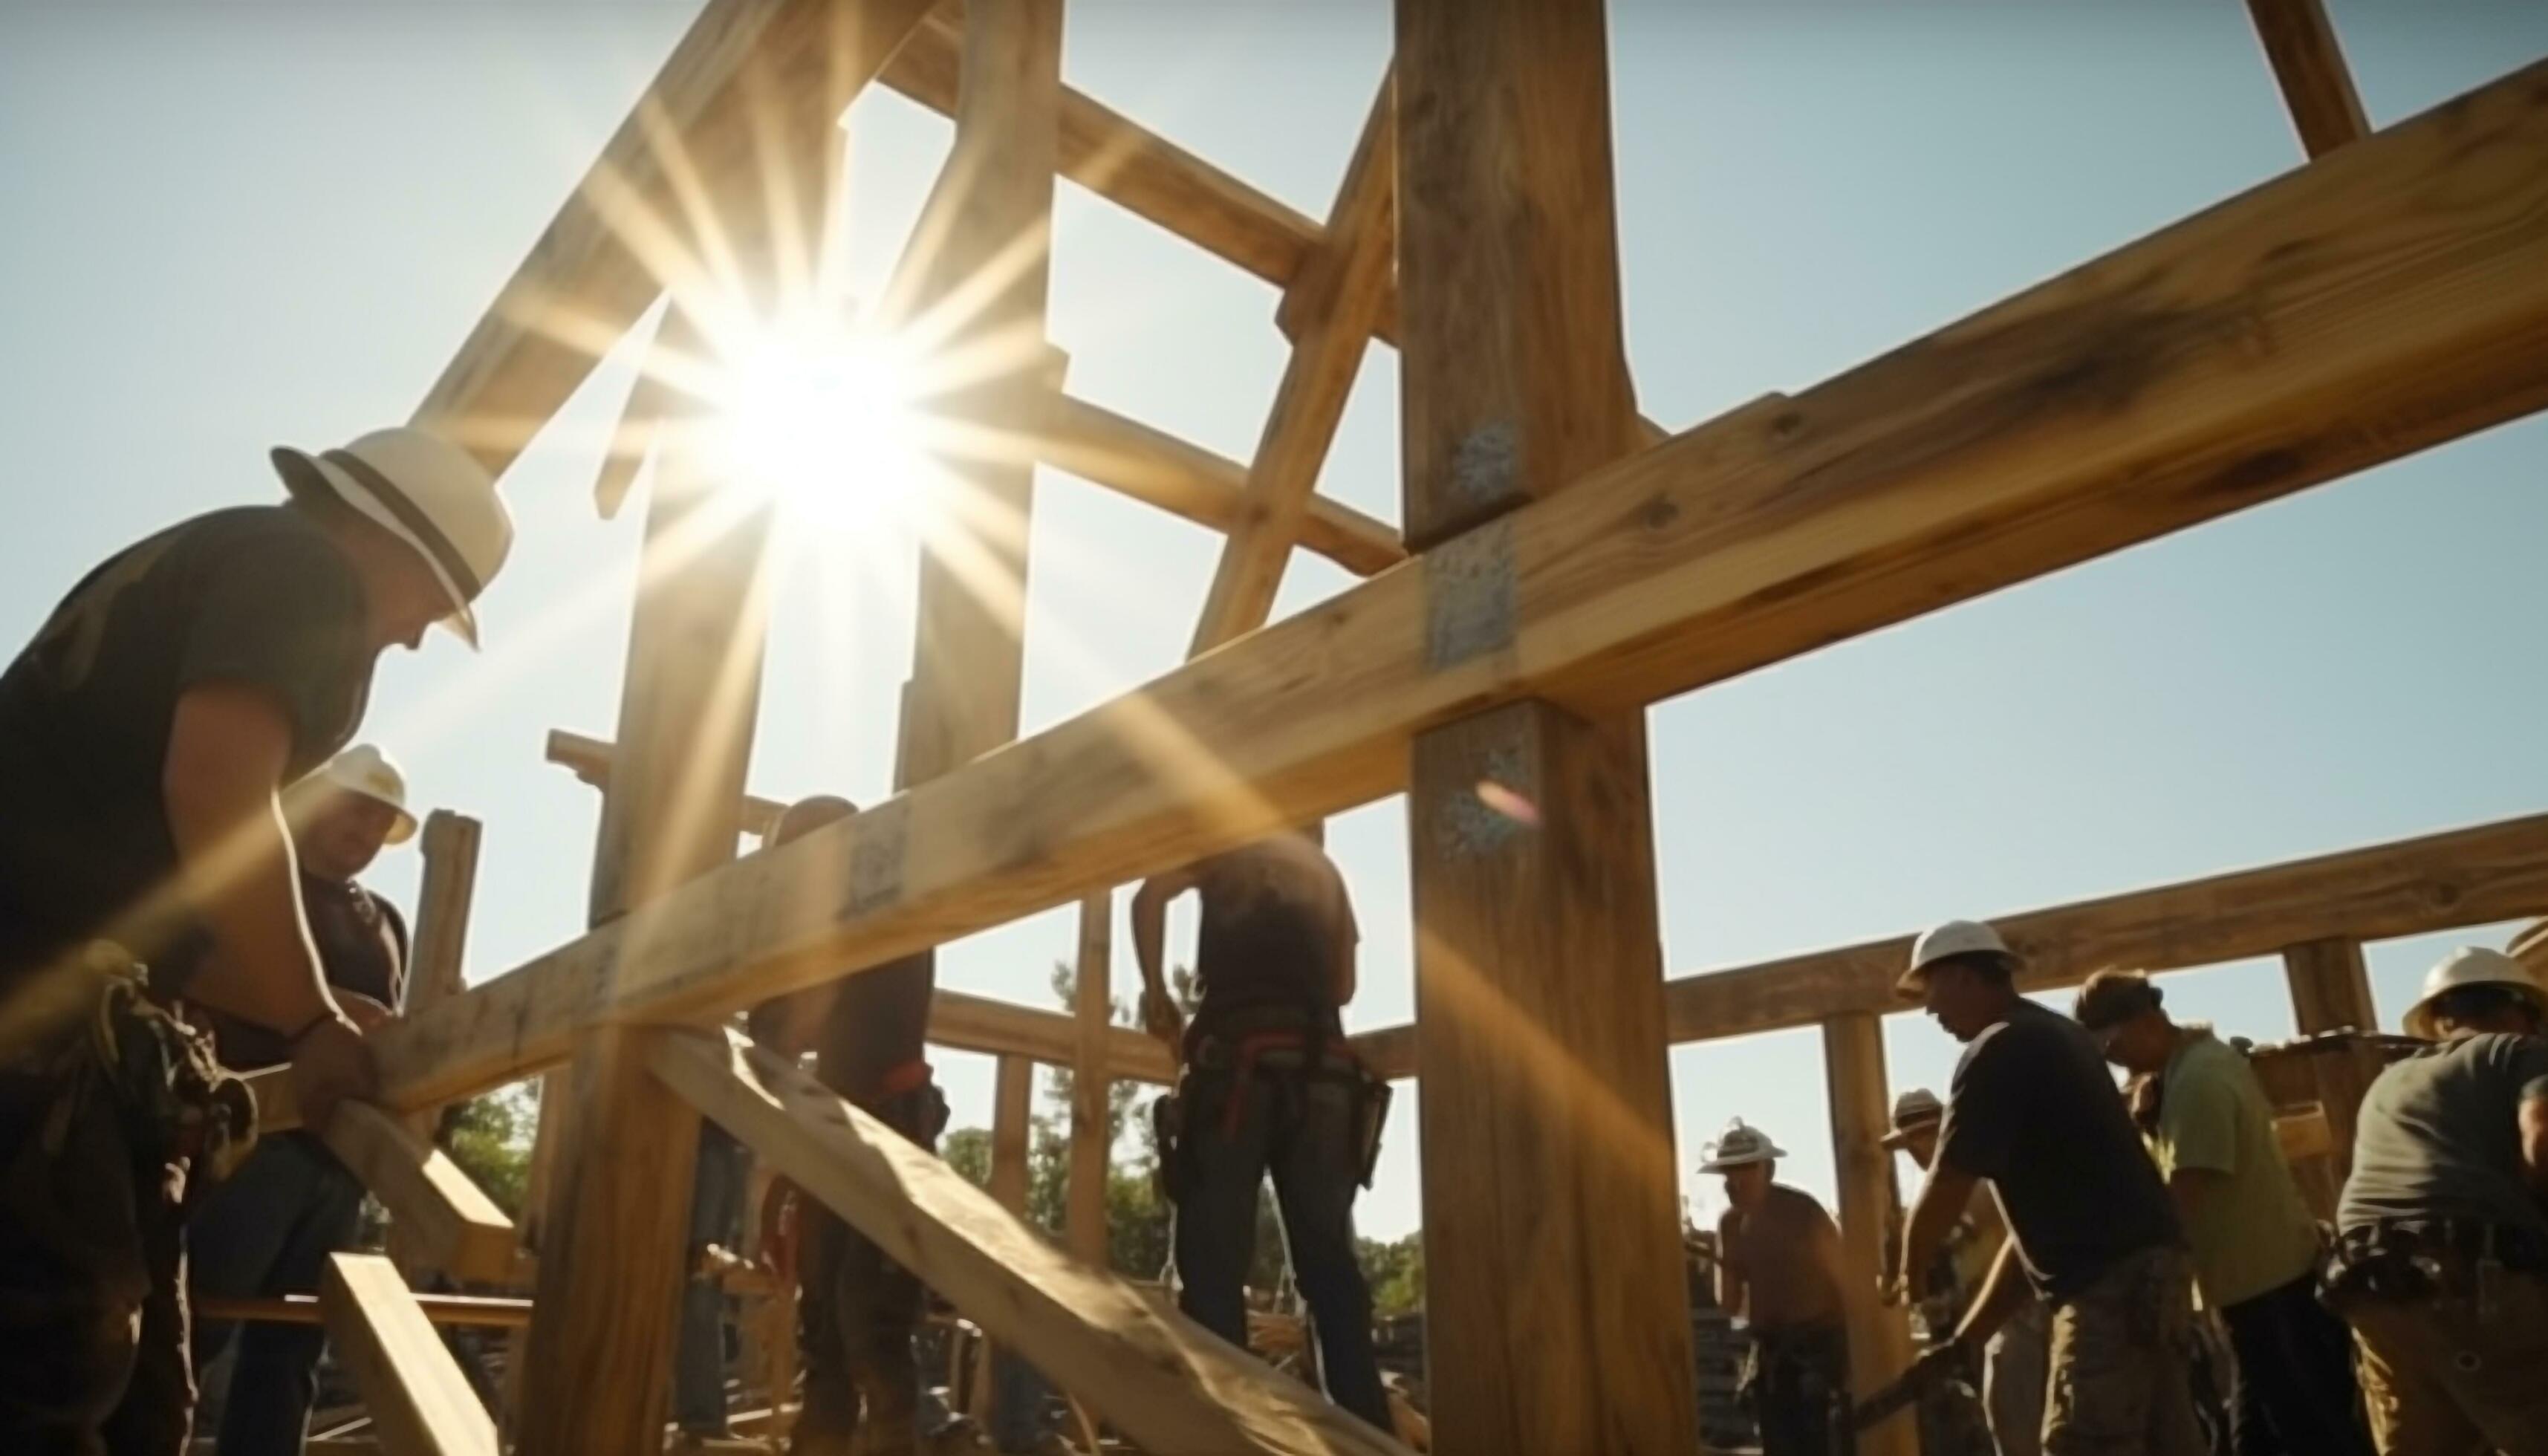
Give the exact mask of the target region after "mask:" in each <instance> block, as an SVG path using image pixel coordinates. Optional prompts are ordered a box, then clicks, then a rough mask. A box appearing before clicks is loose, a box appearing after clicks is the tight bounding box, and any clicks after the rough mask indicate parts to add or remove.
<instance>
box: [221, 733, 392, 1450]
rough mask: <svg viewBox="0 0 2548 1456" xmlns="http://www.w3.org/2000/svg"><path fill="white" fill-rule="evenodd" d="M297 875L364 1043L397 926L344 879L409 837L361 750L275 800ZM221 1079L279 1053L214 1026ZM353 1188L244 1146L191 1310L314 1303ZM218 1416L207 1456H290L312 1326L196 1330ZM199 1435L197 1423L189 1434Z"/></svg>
mask: <svg viewBox="0 0 2548 1456" xmlns="http://www.w3.org/2000/svg"><path fill="white" fill-rule="evenodd" d="M283 811H284V819H285V821H286V823H287V824H288V825H289V826H290V828H291V830H292V843H293V848H294V850H295V851H296V853H297V855H298V857H299V859H300V862H301V903H302V905H303V907H304V908H305V910H306V911H307V913H308V915H309V917H310V931H311V938H312V940H313V941H314V943H315V944H316V945H317V947H318V960H319V964H320V966H321V968H322V969H323V970H324V971H325V973H326V976H327V984H328V986H329V988H330V989H331V990H332V991H333V992H334V994H335V997H336V1004H337V1005H339V1006H341V1007H343V1008H344V1009H345V1013H346V1014H347V1015H348V1016H351V1017H352V1018H354V1020H355V1022H356V1024H357V1025H359V1026H361V1027H362V1028H363V1030H364V1031H366V1032H369V1031H372V1030H375V1029H376V1028H378V1027H379V1026H381V1025H382V1024H384V1023H386V1022H388V1021H389V1020H390V1019H391V1018H392V1017H393V1016H394V1015H396V1013H397V1009H398V1007H399V1005H400V1004H401V1001H402V998H403V996H404V993H405V990H406V986H407V964H408V959H407V953H408V934H407V922H406V920H405V919H404V918H403V917H401V916H400V914H399V912H398V908H397V907H396V906H395V905H393V904H391V903H390V902H389V901H388V900H385V899H383V898H381V897H380V896H378V895H376V894H374V893H372V892H371V891H370V890H368V889H366V888H364V887H363V885H362V884H360V883H359V882H358V881H357V880H356V878H355V876H357V875H359V874H361V873H362V872H363V871H364V870H365V869H367V868H369V867H371V864H372V861H373V860H374V859H376V858H378V856H379V855H380V853H381V850H382V849H383V848H384V847H386V846H389V845H396V844H404V843H406V842H407V841H408V840H409V838H411V837H412V836H413V835H414V834H415V820H414V818H413V817H412V816H411V815H409V812H408V808H407V779H406V777H405V775H403V774H400V773H399V770H398V766H397V765H396V764H393V763H392V762H390V760H389V758H388V756H387V755H385V754H383V753H382V752H381V751H380V750H379V749H377V748H374V747H372V746H371V745H369V744H363V745H360V746H358V747H355V748H350V749H347V750H346V751H345V752H343V753H341V754H338V755H337V756H336V757H335V758H333V759H330V760H329V761H328V762H327V765H326V767H325V768H322V769H320V770H319V771H318V773H316V774H311V775H310V776H309V777H307V778H304V779H302V780H301V781H300V782H298V783H296V784H294V785H293V786H292V787H291V788H290V789H288V790H286V791H285V793H284V795H283ZM209 1020H210V1021H211V1023H212V1029H213V1033H214V1045H215V1047H217V1048H218V1049H219V1051H220V1054H221V1060H222V1065H224V1066H226V1067H229V1068H232V1069H233V1070H248V1069H251V1068H256V1067H266V1066H277V1065H280V1064H282V1063H283V1062H284V1061H285V1060H287V1059H288V1056H289V1051H290V1048H288V1047H285V1046H284V1045H283V1044H282V1039H281V1038H280V1037H279V1036H277V1035H276V1034H275V1033H273V1032H270V1031H268V1030H266V1029H265V1028H263V1027H259V1026H255V1025H252V1024H249V1023H246V1022H242V1021H240V1020H239V1019H238V1018H236V1017H232V1016H225V1015H222V1014H220V1013H213V1014H211V1015H210V1017H209ZM362 1209H363V1185H362V1184H361V1183H360V1182H359V1181H357V1180H356V1179H355V1177H354V1175H353V1174H352V1173H351V1172H349V1171H348V1170H347V1169H346V1167H345V1165H344V1164H342V1163H340V1162H338V1161H337V1160H336V1156H335V1154H333V1153H331V1152H329V1151H328V1150H327V1145H326V1144H325V1143H324V1142H321V1141H320V1140H319V1139H318V1135H317V1134H315V1133H311V1132H308V1131H294V1132H290V1133H279V1134H273V1135H269V1136H267V1137H263V1138H258V1139H257V1143H256V1149H255V1151H253V1152H252V1153H250V1154H249V1155H248V1158H247V1161H246V1162H245V1163H243V1164H241V1165H240V1167H239V1168H238V1170H237V1171H236V1172H234V1173H232V1174H230V1176H229V1177H227V1178H226V1179H224V1180H222V1181H221V1182H220V1183H219V1184H218V1185H216V1186H215V1187H214V1188H213V1189H212V1190H211V1192H210V1193H209V1195H208V1196H207V1197H206V1198H205V1200H204V1203H203V1205H202V1207H201V1208H199V1209H198V1210H197V1211H196V1213H195V1216H194V1218H193V1219H192V1220H190V1221H189V1222H188V1224H187V1228H186V1274H187V1288H188V1289H189V1291H191V1292H192V1294H193V1295H194V1296H195V1297H196V1298H198V1299H202V1298H206V1297H210V1298H237V1299H244V1298H275V1297H280V1296H284V1295H295V1294H304V1295H315V1294H317V1293H318V1281H319V1278H320V1276H321V1275H322V1274H324V1273H325V1271H326V1266H327V1256H328V1255H329V1254H332V1253H335V1252H337V1251H339V1250H341V1249H345V1248H349V1247H351V1246H352V1245H353V1242H354V1233H355V1226H356V1224H357V1222H358V1221H359V1219H360V1217H361V1215H362ZM233 1341H235V1348H236V1351H237V1354H236V1358H235V1359H234V1360H233V1361H232V1363H231V1367H230V1374H229V1384H228V1386H227V1391H226V1393H225V1395H224V1396H223V1397H222V1398H221V1399H220V1400H219V1401H218V1402H217V1404H218V1405H219V1407H220V1425H219V1430H220V1437H219V1441H218V1443H217V1445H216V1447H215V1449H216V1451H217V1452H218V1456H298V1453H299V1451H300V1450H301V1443H302V1438H303V1436H304V1435H305V1434H306V1433H307V1427H308V1425H309V1422H310V1407H311V1403H312V1402H313V1401H314V1400H315V1399H316V1398H317V1394H318V1355H319V1352H320V1351H321V1350H322V1349H324V1348H325V1346H326V1342H327V1340H326V1333H325V1331H324V1330H322V1329H320V1328H319V1327H318V1325H316V1324H290V1323H283V1322H279V1321H269V1320H260V1321H256V1322H253V1323H250V1324H248V1325H246V1326H245V1327H244V1329H242V1328H241V1326H240V1325H238V1324H237V1323H236V1322H233V1321H229V1320H216V1319H197V1320H196V1321H195V1326H194V1335H193V1357H194V1365H195V1370H196V1372H197V1375H198V1376H199V1377H200V1376H201V1375H202V1373H203V1372H204V1371H206V1370H208V1369H210V1368H211V1367H212V1364H213V1362H214V1361H215V1360H218V1359H219V1358H220V1357H221V1355H222V1353H223V1351H225V1350H227V1349H230V1348H232V1347H233ZM199 1423H201V1422H199Z"/></svg>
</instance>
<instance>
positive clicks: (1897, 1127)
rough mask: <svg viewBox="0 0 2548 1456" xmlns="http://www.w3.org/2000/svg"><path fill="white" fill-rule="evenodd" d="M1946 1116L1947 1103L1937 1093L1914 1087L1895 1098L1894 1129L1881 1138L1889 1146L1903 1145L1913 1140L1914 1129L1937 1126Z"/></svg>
mask: <svg viewBox="0 0 2548 1456" xmlns="http://www.w3.org/2000/svg"><path fill="white" fill-rule="evenodd" d="M1946 1116H1947V1105H1946V1104H1945V1103H1943V1102H1940V1101H1939V1100H1938V1094H1937V1093H1935V1092H1932V1091H1930V1090H1929V1089H1928V1088H1926V1087H1914V1088H1912V1089H1911V1090H1910V1091H1908V1092H1905V1093H1903V1094H1902V1095H1901V1096H1899V1097H1896V1098H1894V1099H1893V1119H1892V1122H1893V1130H1892V1131H1891V1132H1889V1133H1886V1134H1885V1135H1884V1137H1883V1138H1881V1139H1880V1140H1881V1141H1882V1142H1883V1143H1884V1145H1885V1146H1887V1147H1901V1146H1903V1145H1905V1144H1906V1143H1908V1142H1909V1141H1910V1140H1911V1134H1912V1132H1913V1130H1915V1129H1919V1128H1933V1127H1936V1126H1937V1125H1938V1123H1939V1122H1940V1121H1941V1120H1943V1119H1944V1118H1945V1117H1946Z"/></svg>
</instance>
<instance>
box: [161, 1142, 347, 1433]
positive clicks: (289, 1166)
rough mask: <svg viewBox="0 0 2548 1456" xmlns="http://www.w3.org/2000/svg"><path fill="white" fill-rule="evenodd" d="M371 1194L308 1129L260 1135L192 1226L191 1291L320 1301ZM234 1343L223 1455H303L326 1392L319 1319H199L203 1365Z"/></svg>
mask: <svg viewBox="0 0 2548 1456" xmlns="http://www.w3.org/2000/svg"><path fill="white" fill-rule="evenodd" d="M362 1211H363V1187H362V1184H361V1183H360V1182H358V1181H357V1180H356V1179H355V1177H354V1175H353V1174H352V1173H350V1172H348V1171H346V1169H345V1165H344V1164H343V1163H340V1162H338V1161H337V1160H336V1157H335V1154H333V1153H331V1152H329V1151H328V1150H327V1148H326V1146H325V1145H324V1144H323V1143H321V1142H319V1140H318V1138H314V1137H311V1136H310V1135H309V1134H306V1133H282V1134H277V1135H276V1136H274V1137H270V1138H261V1139H259V1140H258V1142H257V1144H256V1150H255V1151H254V1152H252V1153H250V1154H248V1158H247V1161H246V1162H244V1163H241V1164H240V1165H239V1167H238V1170H237V1171H236V1172H233V1173H232V1174H231V1175H230V1176H229V1177H228V1178H227V1179H224V1180H223V1182H222V1183H221V1185H220V1186H219V1187H217V1188H215V1189H213V1190H211V1192H210V1193H209V1194H208V1195H207V1196H206V1198H205V1200H204V1203H203V1207H202V1208H201V1209H200V1210H198V1211H197V1213H196V1214H195V1216H194V1218H193V1219H192V1220H191V1221H190V1222H189V1223H188V1225H187V1229H186V1259H187V1269H188V1280H187V1288H188V1290H189V1291H190V1292H191V1293H192V1295H193V1296H194V1297H196V1298H198V1299H205V1298H234V1299H255V1298H265V1299H271V1298H275V1297H278V1296H282V1295H293V1294H317V1293H318V1282H319V1280H320V1279H321V1278H323V1277H324V1276H325V1274H326V1271H327V1256H328V1255H330V1254H332V1253H335V1252H337V1251H338V1250H340V1249H343V1248H346V1247H349V1246H350V1245H351V1244H352V1243H353V1241H354V1232H355V1226H356V1223H357V1222H358V1221H359V1220H360V1218H361V1216H362ZM233 1339H235V1341H236V1343H237V1353H236V1354H235V1355H234V1356H233V1358H232V1360H231V1363H230V1376H229V1384H228V1386H227V1389H226V1391H225V1393H224V1395H223V1398H222V1400H221V1401H220V1402H219V1405H220V1408H221V1409H220V1428H219V1432H218V1439H217V1443H216V1446H215V1450H216V1451H217V1452H218V1453H219V1456H299V1453H300V1451H301V1443H302V1439H303V1437H304V1436H305V1435H306V1434H307V1432H308V1427H309V1424H310V1408H311V1406H312V1404H313V1403H314V1402H315V1401H316V1399H317V1397H318V1355H319V1352H320V1351H322V1350H324V1349H325V1348H326V1345H327V1332H326V1330H324V1329H323V1328H321V1327H320V1326H318V1325H317V1324H287V1323H283V1322H281V1321H278V1320H251V1321H248V1322H247V1323H246V1324H245V1325H244V1326H242V1325H241V1324H239V1323H238V1322H236V1321H231V1320H199V1321H197V1322H196V1324H195V1332H194V1339H193V1347H194V1364H195V1369H197V1370H199V1371H200V1370H208V1369H210V1368H211V1367H212V1364H213V1362H214V1361H216V1360H218V1359H220V1358H221V1356H222V1352H223V1351H224V1350H226V1349H227V1348H229V1347H230V1345H231V1342H232V1341H233Z"/></svg>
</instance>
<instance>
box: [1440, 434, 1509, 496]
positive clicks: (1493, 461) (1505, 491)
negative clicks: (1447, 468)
mask: <svg viewBox="0 0 2548 1456" xmlns="http://www.w3.org/2000/svg"><path fill="white" fill-rule="evenodd" d="M1520 478H1521V435H1520V433H1519V432H1518V431H1516V430H1515V429H1514V428H1513V426H1512V421H1511V420H1509V419H1497V420H1491V421H1489V422H1488V423H1486V424H1482V425H1480V426H1478V427H1477V428H1476V429H1473V430H1471V431H1469V432H1468V433H1467V434H1466V435H1464V436H1462V437H1461V439H1460V443H1459V445H1458V446H1457V447H1456V448H1454V449H1453V450H1452V452H1451V489H1452V490H1454V491H1457V492H1459V493H1460V496H1461V497H1462V498H1463V499H1465V500H1477V501H1485V502H1490V503H1492V502H1494V501H1498V500H1505V499H1507V498H1509V497H1510V496H1512V494H1513V493H1514V492H1515V491H1517V490H1519V489H1520V486H1519V485H1518V484H1517V483H1518V482H1519V480H1520Z"/></svg>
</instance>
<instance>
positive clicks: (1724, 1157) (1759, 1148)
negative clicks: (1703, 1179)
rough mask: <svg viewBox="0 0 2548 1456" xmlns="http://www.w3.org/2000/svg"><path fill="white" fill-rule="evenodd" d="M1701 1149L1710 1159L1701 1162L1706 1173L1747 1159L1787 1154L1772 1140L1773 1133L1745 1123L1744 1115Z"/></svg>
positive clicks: (1769, 1159)
mask: <svg viewBox="0 0 2548 1456" xmlns="http://www.w3.org/2000/svg"><path fill="white" fill-rule="evenodd" d="M1698 1151H1699V1156H1700V1157H1702V1158H1705V1159H1706V1161H1704V1162H1702V1163H1700V1164H1699V1165H1698V1170H1699V1171H1700V1172H1702V1173H1722V1172H1724V1171H1725V1170H1726V1169H1728V1168H1739V1167H1742V1166H1743V1165H1745V1164H1746V1163H1766V1162H1772V1161H1774V1160H1776V1159H1778V1158H1782V1157H1785V1156H1786V1155H1787V1154H1786V1152H1785V1151H1784V1150H1782V1149H1781V1148H1780V1147H1779V1146H1778V1145H1777V1144H1776V1143H1774V1142H1772V1141H1771V1140H1770V1135H1769V1134H1767V1133H1764V1132H1762V1131H1761V1130H1760V1129H1758V1128H1747V1127H1745V1126H1744V1125H1743V1120H1742V1119H1741V1118H1736V1119H1735V1120H1734V1121H1732V1122H1730V1123H1728V1124H1726V1125H1725V1132H1724V1135H1723V1136H1721V1137H1719V1138H1717V1139H1716V1140H1715V1141H1713V1142H1710V1143H1707V1144H1706V1145H1704V1146H1702V1147H1701V1148H1699V1150H1698Z"/></svg>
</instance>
